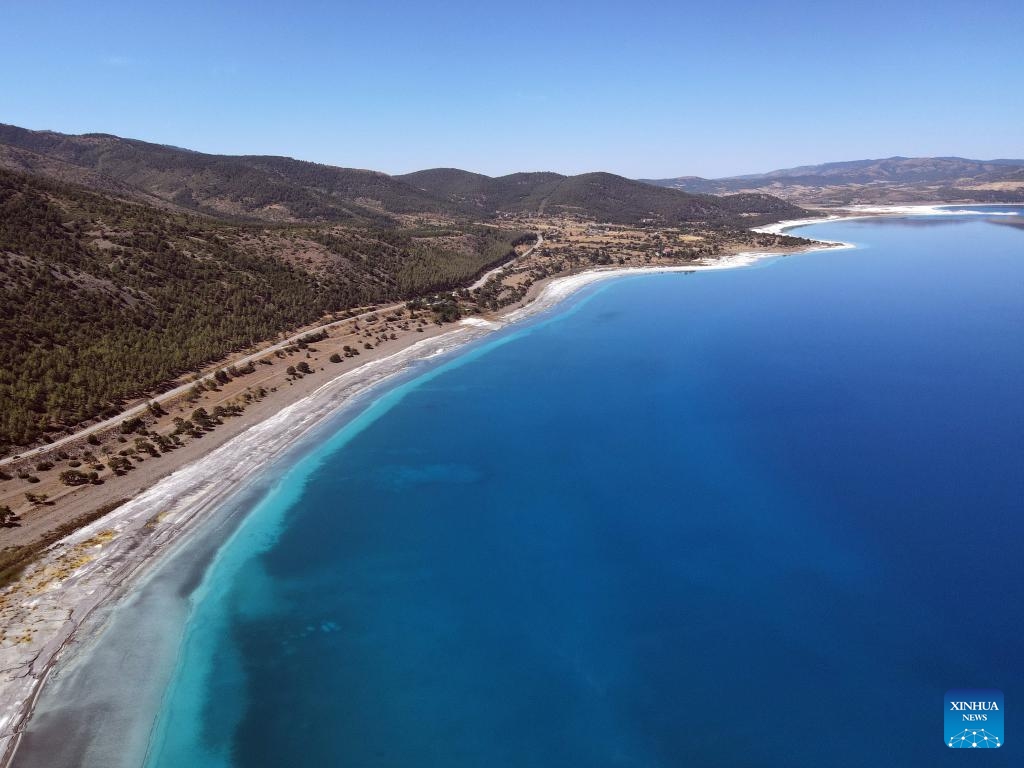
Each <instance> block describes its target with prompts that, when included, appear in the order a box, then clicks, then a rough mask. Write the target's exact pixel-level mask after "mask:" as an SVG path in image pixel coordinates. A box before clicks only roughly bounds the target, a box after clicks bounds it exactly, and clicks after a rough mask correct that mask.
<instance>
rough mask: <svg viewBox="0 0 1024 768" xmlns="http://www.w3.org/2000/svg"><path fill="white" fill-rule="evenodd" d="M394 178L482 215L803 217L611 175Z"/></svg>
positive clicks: (685, 220)
mask: <svg viewBox="0 0 1024 768" xmlns="http://www.w3.org/2000/svg"><path fill="white" fill-rule="evenodd" d="M396 178H399V179H401V180H402V181H405V182H408V183H409V184H411V185H415V186H416V187H418V188H419V189H421V190H423V191H424V192H427V193H430V194H433V195H435V196H438V197H442V198H444V199H445V200H447V201H449V202H450V203H452V204H453V205H459V206H467V205H469V206H476V207H477V209H478V210H481V211H504V212H510V213H531V214H547V215H574V216H580V217H582V218H592V219H595V220H597V221H601V222H607V223H612V224H636V223H654V224H660V225H666V226H680V225H686V224H705V225H711V226H756V225H757V224H762V223H766V222H768V221H778V220H780V219H784V218H797V217H800V216H806V215H807V212H806V211H804V210H802V209H800V208H798V207H796V206H794V205H792V204H790V203H787V202H785V201H783V200H779V199H778V198H774V197H772V196H771V195H765V194H762V195H741V196H734V197H726V198H721V197H716V196H713V195H694V194H688V193H685V192H680V191H678V190H675V189H658V188H657V187H653V186H651V185H649V184H644V183H641V182H637V181H633V180H631V179H626V178H624V177H622V176H616V175H614V174H611V173H584V174H580V175H578V176H562V175H560V174H557V173H514V174H511V175H509V176H499V177H496V178H493V177H490V176H483V175H481V174H476V173H469V172H467V171H460V170H458V169H455V168H435V169H432V170H427V171H418V172H416V173H410V174H406V175H404V176H398V177H396Z"/></svg>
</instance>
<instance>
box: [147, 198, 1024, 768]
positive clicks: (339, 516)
mask: <svg viewBox="0 0 1024 768" xmlns="http://www.w3.org/2000/svg"><path fill="white" fill-rule="evenodd" d="M1008 220H1010V217H1005V219H1003V220H999V219H997V218H996V217H993V218H992V219H991V220H989V219H988V218H987V217H974V216H957V217H949V218H945V217H943V218H934V217H930V218H923V217H922V218H907V219H898V220H897V219H865V220H854V221H849V222H838V223H831V224H822V225H814V226H811V227H806V228H804V229H802V230H801V231H800V232H799V233H800V234H807V235H809V236H821V237H825V238H830V239H838V240H846V241H853V242H856V243H858V244H859V245H860V246H861V247H860V248H858V249H857V250H844V251H833V252H825V253H816V254H808V255H802V256H794V257H788V258H783V259H776V260H772V261H766V262H761V263H759V264H758V265H757V266H755V267H753V268H749V269H742V270H734V271H729V272H716V273H701V274H691V275H679V274H676V275H657V276H644V277H629V278H623V279H618V280H614V281H610V282H607V283H605V284H602V285H600V286H599V287H597V288H592V289H589V290H588V291H587V292H586V293H585V294H583V295H581V296H580V297H578V298H577V299H575V300H572V301H570V302H569V303H568V304H567V305H565V306H564V307H561V308H560V309H559V310H558V311H557V313H556V314H553V315H549V316H547V317H543V318H540V319H538V320H536V321H534V322H533V323H532V324H531V325H530V326H529V327H527V328H525V329H523V328H517V329H513V330H511V331H504V332H502V334H501V335H499V336H497V337H494V338H493V339H492V340H490V341H488V342H487V343H485V344H478V345H477V346H476V347H475V348H474V349H473V350H472V351H471V352H470V353H469V354H467V355H464V356H463V357H460V358H458V359H457V360H456V361H455V362H454V364H451V363H449V364H448V365H446V366H445V367H442V368H440V369H437V370H434V371H433V372H432V373H431V374H430V375H428V376H424V377H423V378H421V379H417V380H414V381H412V382H411V383H407V384H405V385H404V386H403V388H401V389H400V390H397V391H395V392H393V393H392V394H391V395H390V396H388V397H387V398H385V401H383V402H381V403H378V405H376V406H374V409H373V410H372V412H371V413H370V414H368V416H367V417H364V419H363V420H362V421H358V420H357V422H355V423H354V424H350V425H349V426H348V427H346V428H345V429H343V430H341V431H339V432H337V433H336V434H333V435H330V436H327V437H325V438H324V442H323V444H321V445H319V446H317V447H316V448H315V449H314V450H313V452H312V453H309V454H307V455H306V456H305V457H304V458H303V459H302V460H301V461H298V462H297V463H296V464H295V465H294V466H293V467H292V468H291V469H290V471H289V473H288V474H286V475H285V476H284V478H283V479H282V481H281V483H280V484H279V485H278V487H277V488H276V489H275V491H273V492H272V493H271V494H270V495H269V496H268V497H266V498H265V499H263V501H261V502H260V503H259V505H258V506H257V507H256V508H255V509H254V510H253V512H252V513H251V514H250V515H249V517H248V519H247V521H246V523H245V524H244V525H243V527H242V528H241V529H240V530H239V531H238V533H237V534H236V536H235V537H234V538H233V539H232V540H231V542H230V543H229V544H228V545H227V546H226V547H225V548H223V549H222V550H221V552H220V554H219V556H218V559H217V561H216V563H215V564H214V565H213V566H212V568H211V569H210V571H209V572H208V573H207V577H206V580H205V582H204V584H203V586H202V587H201V588H200V589H199V591H198V592H197V593H196V594H195V595H193V601H194V606H193V611H192V617H191V620H190V622H189V625H188V627H187V632H186V638H185V642H184V645H183V648H182V651H181V654H182V655H181V658H180V661H179V667H178V671H177V672H176V676H175V679H174V683H173V686H172V688H171V689H170V690H169V692H168V698H167V700H166V702H165V705H164V709H163V711H162V713H161V717H160V720H159V727H158V733H157V735H156V736H155V737H154V744H153V746H152V752H151V755H150V759H149V765H150V766H151V767H152V768H171V767H172V766H183V765H189V766H207V765H210V766H213V765H237V766H254V767H255V766H275V767H276V766H285V765H309V766H328V765H329V766H358V767H359V768H371V767H372V768H378V767H379V768H385V767H386V768H410V767H421V766H422V767H423V768H428V767H429V768H433V767H434V766H437V767H438V768H441V767H442V766H443V767H444V768H460V767H463V766H464V767H465V768H480V767H482V766H488V768H500V767H503V766H508V767H509V768H511V767H513V766H515V767H517V768H518V767H521V766H536V767H538V768H546V767H547V766H594V767H598V766H679V765H700V766H712V765H715V766H781V765H785V766H808V768H810V767H811V766H813V767H815V768H818V767H819V766H847V765H849V766H863V765H900V766H935V765H940V764H942V765H944V764H947V763H948V764H953V763H954V762H956V761H958V760H963V759H964V758H963V757H962V756H960V755H957V754H955V753H954V752H953V751H952V750H948V749H946V748H945V746H944V744H943V742H942V738H943V734H942V717H943V709H944V708H943V704H942V696H943V693H944V692H945V690H946V689H948V688H954V687H996V688H1001V689H1002V690H1003V691H1004V693H1005V696H1006V702H1007V707H1008V711H1007V719H1008V721H1007V726H1006V731H1007V733H1006V734H1005V739H1006V742H1007V746H1006V747H1004V748H1003V749H1001V750H999V751H998V752H990V753H988V754H987V755H986V757H985V761H986V763H988V764H998V765H1011V764H1014V763H1015V762H1016V761H1019V760H1020V757H1019V750H1021V749H1024V717H1022V715H1021V713H1022V712H1024V680H1022V677H1024V654H1022V636H1024V600H1022V598H1024V556H1022V555H1024V553H1022V542H1024V518H1022V515H1021V513H1022V506H1024V505H1022V501H1024V469H1022V468H1024V437H1022V435H1024V229H1021V228H1017V227H1013V226H1008V225H1006V224H1005V221H1008ZM370 417H373V419H374V420H372V422H371V418H370ZM1015 755H1017V757H1016V758H1015V757H1014V756H1015ZM1017 764H1020V763H1019V762H1017Z"/></svg>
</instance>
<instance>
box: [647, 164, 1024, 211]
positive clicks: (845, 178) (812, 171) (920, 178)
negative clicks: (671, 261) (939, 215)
mask: <svg viewBox="0 0 1024 768" xmlns="http://www.w3.org/2000/svg"><path fill="white" fill-rule="evenodd" d="M645 182H646V183H648V184H652V185H655V186H659V187H663V188H669V189H678V190H681V191H686V192H691V193H705V194H716V195H725V194H732V193H737V192H764V193H770V194H772V195H777V196H779V197H782V198H784V199H786V200H789V201H792V202H797V203H800V204H858V203H876V204H877V203H912V202H936V201H945V202H994V201H1001V202H1024V160H1011V159H1000V160H969V159H966V158H962V157H889V158H884V159H878V160H853V161H847V162H838V163H824V164H822V165H805V166H799V167H797V168H786V169H782V170H777V171H771V172H769V173H762V174H751V175H745V176H732V177H727V178H721V179H704V178H700V177H697V176H680V177H676V178H671V179H647V180H645Z"/></svg>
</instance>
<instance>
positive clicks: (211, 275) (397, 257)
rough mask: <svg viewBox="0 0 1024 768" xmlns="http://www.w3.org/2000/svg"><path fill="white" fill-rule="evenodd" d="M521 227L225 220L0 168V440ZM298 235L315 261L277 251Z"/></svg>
mask: <svg viewBox="0 0 1024 768" xmlns="http://www.w3.org/2000/svg"><path fill="white" fill-rule="evenodd" d="M521 237H523V235H522V234H517V233H510V232H507V231H501V230H497V229H495V228H493V227H487V226H481V225H473V226H469V227H467V228H465V229H464V230H460V229H431V230H378V229H371V230H366V229H357V230H350V229H344V228H340V227H331V228H324V229H321V228H309V227H305V228H295V227H283V228H269V229H268V228H266V227H257V226H246V225H228V224H224V223H222V222H216V221H211V220H208V219H203V218H199V217H195V216H187V215H182V214H175V213H168V212H166V211H162V210H159V209H156V208H153V207H150V206H146V205H142V204H136V203H128V202H125V201H122V200H118V199H115V198H111V197H109V196H107V195H101V194H97V193H93V192H88V191H84V190H81V189H79V188H76V187H71V186H68V185H65V184H59V183H57V182H53V181H47V180H41V179H33V178H30V177H26V176H23V175H21V174H14V173H10V172H7V171H3V170H0V280H2V282H0V338H2V339H3V342H4V343H3V344H2V345H0V450H2V449H4V448H7V447H9V446H11V445H24V444H28V443H30V442H32V441H33V440H36V439H38V438H40V437H41V436H43V435H45V434H48V433H61V432H66V431H67V430H69V429H71V428H73V427H74V426H75V425H78V424H80V423H82V422H84V421H87V420H89V419H92V418H94V417H110V416H114V415H116V414H117V413H118V412H119V411H120V409H121V407H122V404H123V403H124V401H125V399H126V398H132V397H139V396H142V395H144V394H145V392H146V391H148V390H150V389H152V388H153V387H155V386H157V385H159V384H161V383H162V382H165V381H168V380H171V379H173V378H175V377H177V376H180V375H182V374H184V373H187V372H188V371H194V370H197V369H198V368H199V367H200V366H202V365H204V364H205V363H207V362H209V361H211V360H215V359H217V358H219V357H222V356H223V355H225V354H228V353H230V352H232V351H234V350H239V349H242V348H245V347H248V346H250V345H252V344H255V343H256V342H258V341H262V340H265V339H268V338H272V337H273V336H274V335H276V334H277V333H280V332H281V331H284V330H287V329H290V328H294V327H296V326H299V325H303V324H306V323H309V322H312V321H314V320H317V319H318V318H321V317H323V316H324V315H325V314H327V313H329V312H337V311H344V310H346V309H348V308H351V307H355V306H363V305H366V304H371V303H377V302H385V301H396V300H400V299H403V298H408V297H410V296H415V295H419V294H424V293H428V292H432V291H437V290H442V289H445V288H450V287H453V286H455V285H458V284H459V283H460V282H464V281H467V280H469V279H471V278H473V277H474V276H475V275H477V274H479V273H480V272H482V271H483V270H485V269H486V268H488V267H489V266H491V265H492V264H494V263H496V262H498V261H501V260H502V259H504V258H507V257H508V256H509V255H510V254H511V252H512V247H513V242H514V241H516V240H518V239H520V238H521ZM309 244H314V245H318V246H321V248H322V250H323V251H326V252H327V255H326V257H325V260H322V261H321V262H318V263H314V264H310V265H302V266H298V265H294V264H291V263H289V262H288V261H287V260H286V258H285V257H284V255H285V254H287V253H288V252H289V251H290V249H295V248H301V247H309ZM320 338H322V337H321V336H316V335H311V336H308V337H307V338H304V339H302V340H301V344H302V345H308V344H310V343H315V341H317V340H319V339H320ZM248 370H250V371H251V370H253V369H252V368H251V367H250V368H249V369H248ZM241 373H242V372H241V371H237V370H236V374H238V375H240V374H241ZM230 375H231V374H230V372H223V371H219V372H218V373H217V379H218V380H220V381H221V383H224V381H225V380H226V379H227V378H228V377H229V376H230ZM141 426H142V421H141V420H140V419H138V418H134V419H128V420H126V421H125V422H124V423H123V424H122V426H121V431H122V433H124V434H131V433H133V432H135V431H137V430H138V429H139V428H140V427H141Z"/></svg>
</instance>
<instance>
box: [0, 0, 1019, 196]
mask: <svg viewBox="0 0 1024 768" xmlns="http://www.w3.org/2000/svg"><path fill="white" fill-rule="evenodd" d="M0 33H2V39H3V44H2V45H0V72H2V73H3V75H2V83H3V85H2V87H0V122H6V123H13V124H16V125H21V126H24V127H27V128H35V129H52V130H57V131H63V132H68V133H82V132H93V131H96V132H106V133H114V134H117V135H120V136H130V137H133V138H140V139H145V140H148V141H156V142H162V143H167V144H175V145H178V146H183V147H188V148H191V149H197V150H200V151H204V152H220V153H230V154H248V153H260V154H281V155H290V156H292V157H298V158H302V159H305V160H315V161H319V162H324V163H331V164H334V165H343V166H354V167H361V168H374V169H378V170H383V171H387V172H390V173H402V172H406V171H412V170H417V169H420V168H429V167H435V166H457V167H461V168H466V169H469V170H475V171H480V172H483V173H488V174H501V173H508V172H511V171H517V170H556V171H561V172H563V173H577V172H583V171H590V170H607V171H612V172H615V173H621V174H623V175H626V176H633V177H664V176H677V175H690V174H693V175H701V176H722V175H730V174H738V173H751V172H758V171H767V170H771V169H774V168H780V167H788V166H792V165H801V164H806V163H818V162H824V161H830V160H849V159H861V158H865V157H888V156H890V155H897V154H899V155H962V156H967V157H978V158H984V159H989V158H994V157H1024V87H1022V83H1024V2H1022V0H1012V1H1010V2H1003V1H1002V0H974V2H943V1H942V0H937V1H933V2H927V3H925V2H920V3H918V2H900V1H899V0H889V1H888V2H874V1H873V0H858V1H857V2H843V3H840V2H830V1H829V0H821V1H820V2H800V3H798V2H786V1H785V0H778V1H775V2H767V1H765V2H735V1H733V2H730V1H729V0H725V1H722V0H703V2H699V3H688V2H645V1H643V0H632V1H631V2H626V1H624V0H619V1H618V2H607V1H606V0H589V2H561V1H560V0H544V1H543V2H532V0H520V2H514V3H513V2H491V1H490V0H476V1H475V2H474V1H470V2H463V1H462V0H456V1H445V0H433V2H420V3H409V2H389V1H388V0H378V1H377V2H309V1H305V0H292V2H274V3H262V2H258V0H254V1H253V2H245V3H242V2H238V3H230V2H217V1H216V0H207V1H206V2H191V1H178V2H164V3H153V2H144V1H142V2H119V3H114V2H104V1H103V0H91V2H74V3H70V2H68V3H60V2H47V0H32V1H31V2H28V1H27V0H26V1H24V2H20V1H15V0H0Z"/></svg>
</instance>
